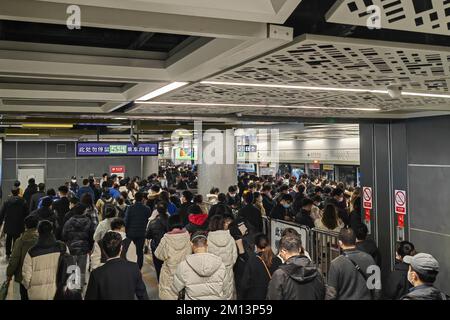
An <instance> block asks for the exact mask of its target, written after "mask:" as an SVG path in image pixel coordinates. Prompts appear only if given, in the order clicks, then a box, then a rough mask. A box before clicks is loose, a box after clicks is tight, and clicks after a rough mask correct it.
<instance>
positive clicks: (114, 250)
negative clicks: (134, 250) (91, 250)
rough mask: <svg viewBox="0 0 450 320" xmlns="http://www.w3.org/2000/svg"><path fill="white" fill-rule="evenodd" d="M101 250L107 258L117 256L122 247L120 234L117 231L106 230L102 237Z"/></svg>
mask: <svg viewBox="0 0 450 320" xmlns="http://www.w3.org/2000/svg"><path fill="white" fill-rule="evenodd" d="M102 243H103V250H104V251H105V254H106V256H107V257H108V258H114V257H117V256H118V255H119V253H120V249H121V247H122V236H121V235H120V233H118V232H114V231H108V232H107V233H105V235H104V236H103V239H102Z"/></svg>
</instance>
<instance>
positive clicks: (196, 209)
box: [188, 204, 202, 214]
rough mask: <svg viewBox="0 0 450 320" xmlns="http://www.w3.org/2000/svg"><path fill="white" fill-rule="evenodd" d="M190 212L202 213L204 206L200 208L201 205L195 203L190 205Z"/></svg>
mask: <svg viewBox="0 0 450 320" xmlns="http://www.w3.org/2000/svg"><path fill="white" fill-rule="evenodd" d="M188 213H189V214H202V208H200V206H199V205H197V204H193V205H192V206H190V207H189V208H188Z"/></svg>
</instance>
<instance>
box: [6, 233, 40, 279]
mask: <svg viewBox="0 0 450 320" xmlns="http://www.w3.org/2000/svg"><path fill="white" fill-rule="evenodd" d="M37 240H38V234H37V230H36V228H34V229H28V230H26V231H25V232H24V233H23V234H22V235H21V236H20V238H19V239H17V240H16V241H15V242H14V248H13V250H12V254H11V258H10V259H9V264H8V268H7V269H6V275H7V276H8V277H12V276H14V280H15V281H16V282H19V283H20V282H22V266H23V261H24V260H25V255H26V254H27V252H28V250H30V248H31V247H33V246H34V245H35V244H36V242H37Z"/></svg>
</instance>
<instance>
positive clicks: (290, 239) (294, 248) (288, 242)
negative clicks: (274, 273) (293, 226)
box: [280, 235, 302, 253]
mask: <svg viewBox="0 0 450 320" xmlns="http://www.w3.org/2000/svg"><path fill="white" fill-rule="evenodd" d="M282 249H284V250H286V251H287V252H290V253H293V252H300V251H301V250H302V243H301V238H300V237H298V236H293V235H287V236H284V237H282V238H281V240H280V251H281V250H282Z"/></svg>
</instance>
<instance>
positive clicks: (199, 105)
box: [139, 101, 381, 111]
mask: <svg viewBox="0 0 450 320" xmlns="http://www.w3.org/2000/svg"><path fill="white" fill-rule="evenodd" d="M139 104H144V105H166V106H197V107H238V108H280V109H332V110H355V111H380V110H381V109H379V108H348V107H319V106H282V105H274V104H268V105H262V104H233V103H202V102H167V101H164V102H158V101H146V102H139Z"/></svg>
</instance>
